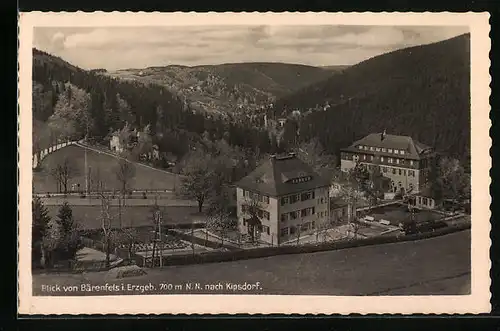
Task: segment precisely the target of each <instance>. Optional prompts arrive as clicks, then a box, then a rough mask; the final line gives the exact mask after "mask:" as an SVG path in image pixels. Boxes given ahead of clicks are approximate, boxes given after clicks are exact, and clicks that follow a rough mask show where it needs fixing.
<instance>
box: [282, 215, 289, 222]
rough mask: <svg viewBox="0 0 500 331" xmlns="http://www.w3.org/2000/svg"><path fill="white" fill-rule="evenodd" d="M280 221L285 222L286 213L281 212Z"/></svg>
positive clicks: (286, 218)
mask: <svg viewBox="0 0 500 331" xmlns="http://www.w3.org/2000/svg"><path fill="white" fill-rule="evenodd" d="M280 218H281V221H282V222H286V221H287V220H288V214H286V213H285V214H281V216H280Z"/></svg>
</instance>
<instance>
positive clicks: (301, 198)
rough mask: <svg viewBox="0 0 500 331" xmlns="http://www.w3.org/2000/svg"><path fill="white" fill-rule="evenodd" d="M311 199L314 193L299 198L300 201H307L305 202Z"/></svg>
mask: <svg viewBox="0 0 500 331" xmlns="http://www.w3.org/2000/svg"><path fill="white" fill-rule="evenodd" d="M311 199H314V191H312V192H306V193H302V194H301V196H300V200H301V201H307V200H311Z"/></svg>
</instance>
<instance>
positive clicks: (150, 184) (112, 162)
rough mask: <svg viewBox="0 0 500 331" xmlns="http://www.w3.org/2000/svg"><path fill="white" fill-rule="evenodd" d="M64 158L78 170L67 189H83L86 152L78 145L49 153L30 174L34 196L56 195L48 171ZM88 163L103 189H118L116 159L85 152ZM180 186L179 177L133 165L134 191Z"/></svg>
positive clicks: (90, 151)
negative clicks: (74, 185) (43, 194)
mask: <svg viewBox="0 0 500 331" xmlns="http://www.w3.org/2000/svg"><path fill="white" fill-rule="evenodd" d="M65 157H68V158H69V159H70V160H71V161H72V162H73V164H74V166H75V168H76V170H77V175H76V176H74V178H72V179H71V180H70V184H69V186H70V187H71V185H72V184H80V187H81V188H82V189H83V188H84V187H85V149H84V148H83V147H80V146H68V147H64V148H62V149H60V150H58V151H56V152H54V153H52V154H49V155H48V156H47V157H46V158H45V159H44V160H43V162H42V169H41V170H40V172H34V173H33V187H34V191H35V192H36V193H45V192H52V193H53V192H57V182H56V180H55V179H54V177H53V176H52V175H51V170H52V169H53V168H54V167H55V166H56V165H57V164H60V163H62V161H63V160H64V158H65ZM87 164H88V166H89V167H90V168H91V170H90V172H91V177H93V176H95V175H97V173H98V172H99V177H100V178H101V180H102V181H104V183H105V189H108V190H113V189H116V190H118V189H119V188H120V182H119V181H118V180H117V179H116V172H115V167H116V166H117V164H118V159H117V158H116V157H114V156H111V155H108V154H105V153H99V152H96V151H93V150H88V151H87ZM179 183H180V181H179V177H178V176H177V175H175V174H171V173H167V172H165V171H162V170H159V169H154V168H150V167H147V166H145V165H142V164H139V163H135V177H134V178H133V179H132V181H131V183H130V187H131V188H132V189H136V190H146V189H149V190H172V189H174V187H175V185H179Z"/></svg>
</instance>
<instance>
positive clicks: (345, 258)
mask: <svg viewBox="0 0 500 331" xmlns="http://www.w3.org/2000/svg"><path fill="white" fill-rule="evenodd" d="M470 240H471V238H470V231H461V232H458V233H453V234H449V235H445V236H441V237H436V238H432V239H425V240H420V241H414V242H402V243H394V244H386V245H374V246H366V247H359V248H351V249H344V250H337V251H328V252H319V253H309V254H295V255H280V256H273V257H267V258H259V259H251V260H240V261H234V262H223V263H210V264H201V265H186V266H171V267H164V268H163V269H147V272H148V274H147V275H145V276H139V277H134V278H128V279H127V280H126V282H127V283H131V284H148V283H150V282H151V283H152V284H156V286H158V285H157V284H159V283H161V282H168V283H172V284H185V283H187V282H199V283H201V284H202V286H203V284H209V283H217V282H222V283H223V284H225V283H226V282H236V283H244V282H248V283H255V282H260V283H261V286H262V290H260V291H254V292H245V293H246V294H277V295H279V294H282V295H283V294H297V295H380V294H383V295H411V294H419V295H431V294H435V295H452V294H469V293H470V269H471V261H470ZM105 282H111V283H118V284H119V283H121V282H123V280H116V279H115V280H111V279H108V277H107V273H106V272H95V273H94V272H88V273H85V274H79V275H78V274H39V275H34V276H33V289H34V295H44V293H42V292H41V286H42V284H44V285H47V284H59V285H61V286H62V285H78V286H79V285H80V284H81V283H91V284H94V285H97V284H104V283H105ZM224 286H225V285H224ZM183 291H184V290H183ZM183 291H180V292H183ZM118 293H119V292H118ZM118 293H117V292H110V293H108V294H113V295H116V294H118ZM147 293H148V294H158V293H162V294H166V293H168V292H165V291H159V289H158V288H157V291H152V292H147ZM170 293H179V292H170ZM184 293H185V292H184ZM191 293H192V292H191ZM197 293H207V292H205V291H200V292H197ZM210 293H211V294H223V293H235V294H238V293H239V294H242V293H243V292H231V291H229V290H221V291H218V292H210ZM89 294H90V293H85V292H76V293H72V295H89ZM124 294H133V293H130V292H126V293H125V292H124ZM55 295H64V293H63V292H59V293H55ZM96 295H102V293H96Z"/></svg>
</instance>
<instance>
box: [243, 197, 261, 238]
mask: <svg viewBox="0 0 500 331" xmlns="http://www.w3.org/2000/svg"><path fill="white" fill-rule="evenodd" d="M243 208H244V210H245V212H246V214H247V215H249V216H250V217H249V218H248V219H247V220H246V221H247V224H248V232H249V234H250V240H251V241H252V242H255V239H256V237H257V230H259V229H260V227H261V226H262V221H261V220H260V217H261V216H260V215H261V213H262V206H261V204H260V202H259V200H258V199H257V197H256V196H254V195H251V196H248V197H245V200H244V203H243Z"/></svg>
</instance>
